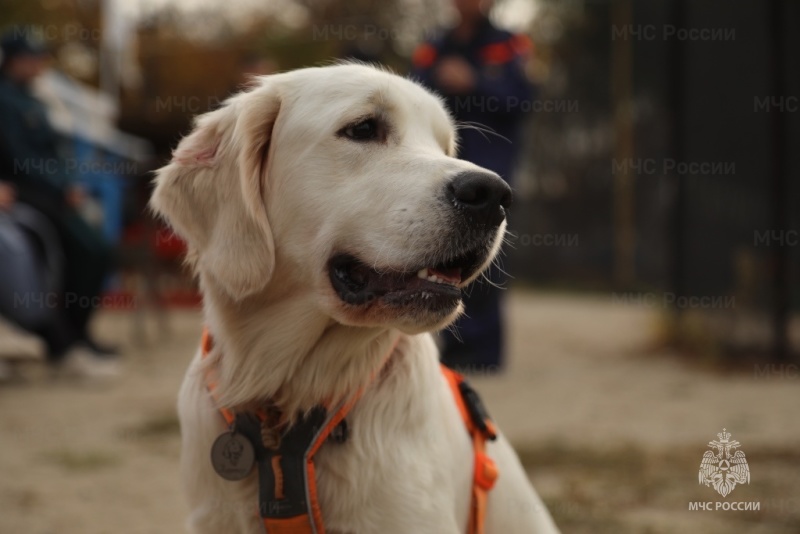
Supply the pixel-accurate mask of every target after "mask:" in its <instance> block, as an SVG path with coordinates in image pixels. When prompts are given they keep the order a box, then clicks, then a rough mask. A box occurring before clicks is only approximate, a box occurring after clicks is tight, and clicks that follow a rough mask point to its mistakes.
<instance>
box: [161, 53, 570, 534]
mask: <svg viewBox="0 0 800 534" xmlns="http://www.w3.org/2000/svg"><path fill="white" fill-rule="evenodd" d="M373 114H379V115H381V116H383V117H385V118H386V119H387V121H388V122H389V123H390V124H391V128H390V129H389V132H388V135H387V140H386V142H385V143H382V144H375V143H353V142H351V141H348V140H346V139H343V138H342V137H341V136H337V132H338V131H339V130H340V129H341V128H342V127H343V126H344V125H346V124H348V123H350V122H352V121H353V120H356V119H358V118H360V117H364V116H367V115H373ZM455 142H456V140H455V133H454V128H453V124H452V121H451V119H450V117H449V116H448V114H447V113H446V111H445V110H444V108H443V106H442V105H441V102H440V101H439V100H438V98H436V97H435V96H433V95H432V94H430V93H428V92H426V91H425V90H424V89H422V88H421V87H419V86H418V85H416V84H414V83H412V82H410V81H408V80H405V79H403V78H400V77H398V76H395V75H392V74H389V73H387V72H383V71H380V70H377V69H374V68H370V67H366V66H361V65H352V64H349V65H338V66H332V67H325V68H314V69H303V70H299V71H294V72H289V73H285V74H278V75H274V76H268V77H263V78H260V79H258V82H257V84H256V86H255V87H254V88H253V89H251V90H250V91H248V92H246V93H242V94H239V95H237V96H235V97H233V98H231V99H230V100H229V101H228V102H227V103H226V104H225V105H224V106H223V107H221V108H220V109H218V110H216V111H213V112H210V113H208V114H206V115H203V116H202V117H200V118H199V119H198V120H197V123H196V126H195V129H194V131H193V132H192V133H191V134H190V135H188V136H187V137H186V138H185V139H184V140H183V141H181V143H180V144H179V146H178V148H177V149H176V151H175V154H174V157H173V160H172V162H171V163H170V164H169V165H167V166H165V167H164V168H162V169H161V170H160V171H159V172H158V178H157V180H156V189H155V193H154V195H153V199H152V206H153V208H154V209H155V210H156V211H157V212H158V213H159V214H161V215H162V216H163V217H165V218H166V219H167V220H168V221H169V223H170V224H171V225H172V226H173V228H174V229H175V230H176V232H177V233H178V234H179V235H181V236H182V237H184V238H185V239H186V241H187V243H188V245H189V250H190V254H189V256H190V259H191V261H192V262H193V265H194V268H195V270H196V272H197V274H198V276H199V279H200V284H201V287H202V289H203V292H204V308H205V320H206V323H207V325H208V327H209V329H210V330H211V332H212V334H213V336H214V339H215V341H216V344H215V347H214V350H213V351H212V354H211V357H210V358H209V360H208V361H210V362H211V364H212V365H217V366H218V368H219V373H220V382H219V386H218V388H219V391H220V392H221V394H222V402H223V403H224V404H225V405H226V406H229V407H233V408H236V407H241V406H245V405H247V406H252V405H253V403H258V402H263V401H266V400H270V401H271V402H273V403H276V404H277V405H278V406H279V407H280V408H281V409H282V410H283V412H284V413H286V414H295V413H298V411H302V410H306V409H309V408H311V407H312V406H314V405H316V404H319V403H321V402H324V401H326V400H331V399H333V400H336V399H342V398H344V397H346V396H349V395H350V394H352V392H354V391H355V390H356V389H357V388H359V387H362V386H365V385H366V384H368V383H369V379H370V376H371V375H372V374H373V373H375V372H376V370H377V369H378V368H379V367H380V365H381V363H382V362H383V361H384V359H385V357H386V356H387V353H388V352H389V350H390V348H391V347H392V346H393V344H394V343H395V342H397V346H396V348H395V349H394V353H393V354H392V358H391V361H390V364H389V366H388V367H387V369H385V372H383V373H381V376H380V378H379V379H377V380H376V381H374V382H372V383H371V384H370V385H369V386H368V387H367V389H366V391H365V394H364V396H363V398H362V399H361V400H360V401H359V402H358V404H357V405H356V406H355V408H354V409H353V411H352V412H351V414H350V415H349V416H348V421H349V424H350V429H351V433H350V437H349V439H348V441H347V442H346V443H345V444H341V445H337V444H326V445H324V446H323V447H322V449H321V450H320V452H319V453H318V455H317V458H316V466H317V474H318V491H319V499H320V504H321V508H322V513H323V516H324V522H325V526H326V531H327V532H328V533H329V534H370V533H379V534H395V533H396V534H400V533H402V534H407V533H431V534H462V533H464V532H465V531H466V523H467V516H468V505H469V500H470V488H471V477H472V462H473V459H472V448H471V442H470V440H469V438H468V436H467V434H466V431H465V429H464V425H463V422H462V421H461V418H460V416H459V414H458V411H457V408H456V406H455V403H454V400H453V397H452V394H451V392H450V390H449V388H448V386H447V384H446V382H445V380H444V378H443V376H442V375H441V373H440V371H439V364H438V353H437V349H436V347H435V345H434V343H433V340H432V338H431V337H430V335H429V334H427V333H424V332H429V331H433V330H436V329H439V328H442V327H444V326H445V325H447V324H449V323H450V322H452V320H453V319H455V317H456V316H457V314H458V313H460V311H461V310H460V307H459V309H458V310H454V311H453V312H452V313H449V314H448V315H447V316H446V317H438V316H433V315H426V314H420V313H401V312H398V311H397V310H393V309H390V308H386V307H381V306H379V305H375V306H371V307H369V308H368V310H367V311H364V310H359V309H355V308H354V307H352V306H348V305H346V304H344V303H343V302H342V301H341V300H340V299H339V297H338V296H337V295H336V294H335V293H334V291H333V289H332V288H331V284H330V281H329V278H328V275H327V269H326V265H327V261H328V259H329V258H330V257H331V255H332V254H333V253H334V252H335V251H337V250H341V249H346V250H349V251H356V252H357V253H358V255H359V257H361V258H364V259H366V260H368V261H370V262H373V263H374V265H375V266H376V268H380V267H383V266H391V267H393V268H401V267H411V266H413V265H419V264H421V263H424V262H425V261H426V260H428V259H430V260H432V259H433V258H434V256H435V254H436V253H437V251H439V250H440V249H441V247H443V246H446V242H445V241H444V237H443V236H442V234H441V230H442V229H443V227H444V226H445V225H446V224H447V219H446V218H445V217H443V216H442V214H441V211H442V210H441V206H440V205H439V204H437V203H436V200H435V199H436V198H437V194H438V192H439V191H440V190H441V188H442V187H443V186H444V184H445V183H446V181H447V180H448V179H449V178H450V177H452V176H453V175H455V174H456V173H458V172H461V171H465V170H475V169H477V170H480V169H479V168H478V167H475V166H474V165H472V164H470V163H467V162H465V161H461V160H457V159H455V158H453V157H452V155H453V152H454V148H455ZM504 231H505V224H503V225H502V226H501V227H500V228H499V229H498V232H497V236H496V241H495V244H494V250H493V253H492V256H493V254H494V252H496V250H497V248H498V247H499V243H500V240H501V239H502V234H503V232H504ZM490 260H491V257H487V258H486V263H487V264H488V262H489V261H490ZM484 267H485V265H484ZM475 276H477V274H476V275H475ZM475 276H473V279H474V277H475ZM470 281H471V280H468V281H465V282H464V284H466V283H468V282H470ZM202 370H203V363H201V361H200V357H199V354H198V355H196V357H195V359H194V361H193V363H192V364H191V366H190V369H189V371H188V372H187V375H186V379H185V381H184V384H183V386H182V388H181V392H180V396H179V413H180V419H181V428H182V434H183V451H182V460H181V464H182V476H183V479H184V487H185V491H186V495H187V497H188V502H189V506H190V510H191V513H190V516H189V520H188V529H189V531H190V532H191V533H193V534H221V533H224V534H256V533H260V532H262V531H263V527H262V526H261V525H260V523H259V521H258V519H257V518H256V517H255V515H254V511H255V507H256V481H255V478H254V476H251V478H250V479H248V480H245V481H242V482H228V481H225V480H223V479H222V478H220V477H218V476H217V475H216V474H215V473H214V471H213V470H212V468H211V465H210V461H209V451H210V448H211V444H212V442H213V440H214V439H215V438H216V437H217V436H218V435H219V433H220V432H222V431H223V429H224V428H223V423H222V420H221V418H220V416H219V414H218V412H217V410H216V407H215V406H213V405H212V402H211V400H210V398H209V396H208V394H207V392H206V389H205V385H204V382H203V371H202ZM489 453H490V455H491V456H492V457H493V458H494V460H495V461H496V462H497V464H498V466H499V469H500V478H499V480H498V482H497V485H496V486H495V488H494V490H493V491H492V492H491V494H490V497H489V510H488V523H487V533H489V534H516V533H518V534H531V533H535V532H548V533H549V532H556V528H555V526H554V525H553V523H552V520H551V519H550V516H549V514H548V512H547V510H546V508H545V507H544V505H543V504H542V502H541V501H540V499H539V498H538V496H537V495H536V493H535V491H534V490H533V488H532V487H531V485H530V483H529V481H528V479H527V476H526V475H525V472H524V470H523V468H522V467H521V465H520V463H519V461H518V459H517V457H516V455H515V453H514V452H513V450H512V449H511V447H510V446H509V444H508V443H507V442H506V440H505V439H504V438H503V437H502V436H501V437H500V438H499V439H498V440H497V441H496V442H493V443H491V444H490V446H489Z"/></svg>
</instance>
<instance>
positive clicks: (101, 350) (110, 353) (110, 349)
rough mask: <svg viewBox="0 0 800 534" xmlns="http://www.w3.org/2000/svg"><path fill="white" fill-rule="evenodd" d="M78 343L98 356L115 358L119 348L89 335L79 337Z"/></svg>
mask: <svg viewBox="0 0 800 534" xmlns="http://www.w3.org/2000/svg"><path fill="white" fill-rule="evenodd" d="M80 344H81V345H83V346H84V347H86V348H87V349H89V350H90V351H91V352H93V353H95V354H96V355H97V356H98V357H100V358H116V357H117V356H119V350H118V349H117V347H114V346H111V345H104V344H102V343H98V342H97V341H95V340H94V339H91V338H89V337H85V338H83V339H81V340H80Z"/></svg>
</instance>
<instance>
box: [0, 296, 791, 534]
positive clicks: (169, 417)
mask: <svg viewBox="0 0 800 534" xmlns="http://www.w3.org/2000/svg"><path fill="white" fill-rule="evenodd" d="M654 322H655V317H654V311H653V310H652V309H645V308H641V307H635V306H622V305H619V304H612V303H611V302H610V301H609V300H607V299H601V298H589V297H569V296H557V295H547V294H541V293H521V292H515V293H512V294H511V298H510V307H509V328H510V332H511V344H510V362H509V363H510V365H509V369H508V371H507V372H506V373H505V374H504V375H503V376H501V377H491V378H490V377H476V378H475V380H474V383H475V384H476V385H477V387H478V389H479V390H480V391H481V392H482V393H483V395H484V398H485V400H486V402H487V404H488V405H489V408H490V410H491V412H492V413H493V415H494V416H495V419H496V420H497V421H498V422H499V424H500V426H501V428H503V429H504V430H505V432H506V433H507V434H508V436H509V437H510V439H511V440H512V442H513V443H515V444H516V445H517V447H518V449H519V450H520V452H521V456H522V458H523V461H524V462H525V464H526V466H527V467H528V469H529V471H530V473H531V476H532V478H533V480H534V483H535V484H536V486H537V487H538V489H539V491H540V493H542V495H543V497H544V498H545V500H546V501H547V503H548V504H549V505H550V508H551V510H552V512H553V514H554V516H555V517H556V519H557V521H558V523H559V524H560V526H561V528H562V529H563V531H564V532H565V533H569V532H578V533H626V532H631V533H672V532H675V533H678V532H680V533H685V532H689V533H694V532H697V533H704V534H705V533H711V534H713V533H716V532H719V533H723V532H725V533H730V532H737V533H740V532H752V533H778V534H780V533H786V534H788V533H796V532H800V467H799V464H800V447H799V446H798V445H800V424H798V422H797V421H798V417H797V406H798V400H800V377H799V376H798V374H797V372H796V368H795V372H791V369H789V370H788V371H789V372H783V373H781V372H779V370H774V371H775V372H770V373H762V372H756V371H755V370H754V371H753V372H752V373H751V372H744V373H742V372H739V373H737V374H721V373H712V372H709V371H703V370H699V369H697V368H695V367H692V366H689V365H687V363H686V362H685V361H681V360H679V359H677V358H674V357H671V355H669V354H663V353H659V352H657V351H653V350H652V349H651V348H650V346H651V338H652V336H651V332H652V330H653V324H654ZM151 326H152V325H151ZM96 329H97V331H98V334H99V335H100V336H101V337H102V338H104V339H108V340H116V341H117V342H119V343H122V344H124V345H125V358H124V361H125V365H126V374H125V376H124V378H122V379H121V380H120V381H118V382H117V383H115V384H113V385H110V386H108V387H103V388H96V387H95V388H88V387H85V386H82V387H81V386H77V385H74V384H66V383H61V382H54V381H52V380H50V379H49V378H48V376H47V374H46V373H45V372H44V369H42V368H41V367H39V366H35V365H33V366H30V367H29V368H28V369H27V373H26V374H27V376H28V380H27V381H26V382H24V383H21V384H15V385H10V386H2V387H0V534H51V533H52V534H112V533H113V534H120V533H124V534H139V533H141V534H162V533H164V534H166V533H178V532H183V530H182V518H183V516H184V514H185V512H186V510H185V507H184V504H183V501H182V498H181V495H180V491H179V484H178V478H177V461H178V446H179V429H178V425H177V420H176V418H175V413H174V404H175V395H176V391H177V388H178V385H179V383H180V380H181V376H182V373H183V371H184V369H185V367H186V365H187V363H188V360H189V359H190V357H191V354H192V352H193V350H194V346H195V344H196V343H197V339H198V336H199V330H200V317H199V314H198V313H196V312H179V313H173V314H171V316H170V331H171V334H170V336H169V337H168V338H167V339H166V340H163V341H158V340H156V339H153V340H151V342H150V343H149V345H146V346H137V345H136V344H134V343H132V342H131V340H130V332H131V319H130V316H129V315H127V314H124V313H106V314H104V315H103V316H102V317H100V318H99V320H98V323H97V324H96ZM153 330H155V329H153ZM154 337H155V336H154ZM139 341H141V340H139ZM4 344H6V346H8V340H7V339H4V338H3V337H2V334H0V349H2V347H3V345H4ZM723 427H726V428H728V430H729V431H730V432H732V433H733V437H734V438H735V439H737V440H739V441H740V442H741V443H742V449H743V450H744V451H745V452H746V454H747V458H748V462H749V464H750V469H751V474H752V481H751V484H750V485H747V486H739V487H737V488H736V489H735V490H734V492H733V493H732V494H731V495H730V496H728V498H727V499H722V498H721V497H719V496H717V495H716V493H715V492H714V491H713V490H711V489H710V488H706V487H704V486H701V485H698V483H697V469H698V467H699V464H700V459H701V458H702V455H703V452H704V451H705V450H706V449H707V448H706V443H707V442H708V441H709V440H711V439H714V438H715V437H716V433H717V432H720V431H721V430H722V428H723ZM723 500H726V501H748V502H749V501H759V502H760V503H761V510H760V511H758V512H743V511H742V512H730V511H728V512H723V511H710V512H703V511H689V510H688V505H689V502H691V501H712V502H715V501H723Z"/></svg>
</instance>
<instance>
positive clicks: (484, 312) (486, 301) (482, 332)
mask: <svg viewBox="0 0 800 534" xmlns="http://www.w3.org/2000/svg"><path fill="white" fill-rule="evenodd" d="M493 278H495V279H496V277H493ZM468 291H469V290H468ZM502 294H503V290H502V289H499V288H497V287H495V286H493V285H490V284H489V283H487V282H486V281H483V282H481V283H476V284H475V285H474V286H473V287H472V288H471V292H470V293H468V294H467V295H465V298H464V305H465V314H464V315H463V316H462V317H461V318H460V319H459V320H458V321H457V322H456V323H455V325H453V326H451V327H450V328H449V329H448V330H445V331H444V332H442V334H441V336H442V342H443V346H442V363H444V364H445V365H447V366H448V367H451V368H453V369H456V370H458V371H462V372H467V373H475V372H479V373H493V372H498V371H500V370H501V368H502V366H503V363H504V361H503V360H504V358H503V351H504V335H503V321H502Z"/></svg>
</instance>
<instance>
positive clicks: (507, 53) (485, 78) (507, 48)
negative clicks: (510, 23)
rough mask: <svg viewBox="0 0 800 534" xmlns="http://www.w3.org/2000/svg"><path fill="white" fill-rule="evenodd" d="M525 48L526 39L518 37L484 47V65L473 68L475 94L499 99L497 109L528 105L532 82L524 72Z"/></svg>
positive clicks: (527, 47)
mask: <svg viewBox="0 0 800 534" xmlns="http://www.w3.org/2000/svg"><path fill="white" fill-rule="evenodd" d="M528 51H529V45H528V41H527V40H526V39H525V38H521V37H512V38H511V39H509V40H508V41H505V42H501V43H496V44H491V45H489V46H486V47H484V49H483V50H482V51H481V54H482V59H483V60H484V66H483V67H482V68H480V69H478V70H477V71H475V94H478V95H481V96H485V97H490V98H495V99H497V100H499V101H500V102H501V103H502V104H503V105H501V106H500V108H499V109H501V110H505V111H508V112H519V111H520V110H521V109H530V102H531V101H532V100H533V98H534V86H533V84H531V83H530V81H529V80H528V77H527V76H526V74H525V67H524V64H525V60H526V57H527V54H528Z"/></svg>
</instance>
